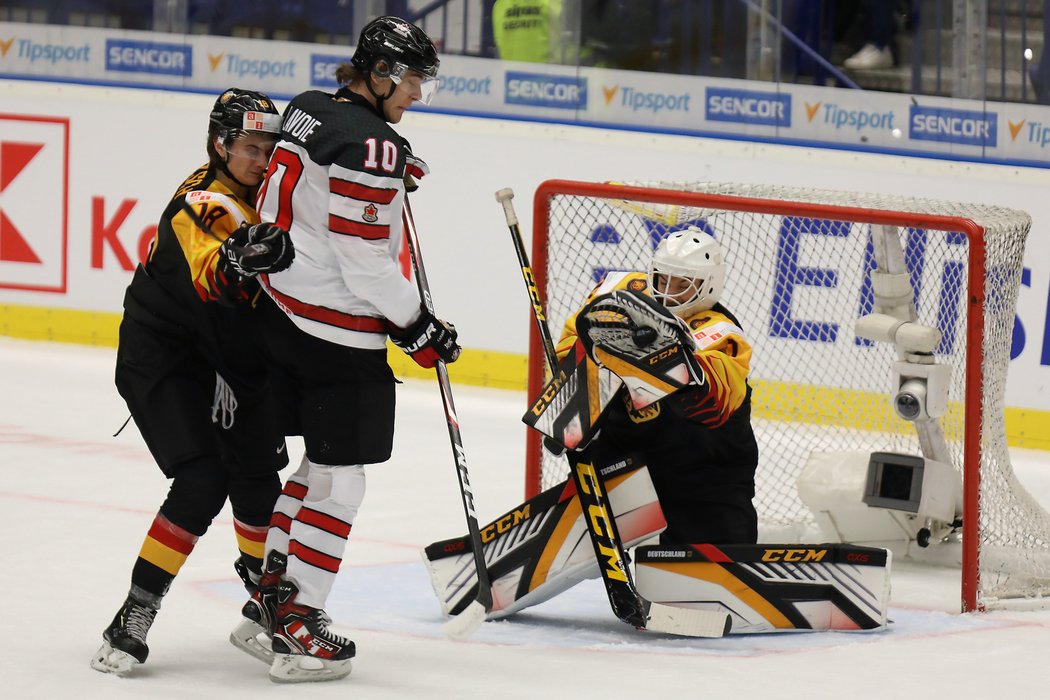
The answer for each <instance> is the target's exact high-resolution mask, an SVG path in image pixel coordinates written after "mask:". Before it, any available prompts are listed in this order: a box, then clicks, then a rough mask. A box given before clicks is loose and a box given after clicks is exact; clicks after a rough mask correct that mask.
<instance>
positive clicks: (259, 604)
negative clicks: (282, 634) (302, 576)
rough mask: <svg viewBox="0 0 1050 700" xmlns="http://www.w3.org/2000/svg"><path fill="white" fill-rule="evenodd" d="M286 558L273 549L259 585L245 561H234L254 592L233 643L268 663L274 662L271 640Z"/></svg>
mask: <svg viewBox="0 0 1050 700" xmlns="http://www.w3.org/2000/svg"><path fill="white" fill-rule="evenodd" d="M286 561H287V560H286V559H285V557H284V555H282V554H279V553H277V552H271V553H270V556H269V557H268V558H267V560H266V572H265V573H264V574H263V575H262V577H261V578H260V579H259V581H258V583H257V584H256V583H254V582H253V581H252V578H253V577H252V576H251V573H250V572H249V571H248V569H247V567H245V566H244V564H243V562H241V561H240V560H238V561H236V562H234V569H236V570H237V573H238V574H239V575H240V577H241V579H242V580H243V581H244V585H245V587H246V588H247V589H248V592H249V593H251V594H252V595H251V598H249V599H248V602H246V603H245V604H244V607H242V608H241V618H242V619H241V622H240V624H239V625H237V627H236V628H235V629H234V630H233V632H231V633H230V643H231V644H233V646H235V647H237V648H238V649H240V650H241V651H243V652H244V653H246V654H249V655H251V656H254V657H255V658H257V659H259V660H260V661H262V662H264V663H267V664H269V663H271V662H273V649H272V647H271V640H272V639H273V629H274V626H275V625H276V623H277V585H278V584H279V583H280V582H281V574H282V573H283V572H284V568H285V563H286Z"/></svg>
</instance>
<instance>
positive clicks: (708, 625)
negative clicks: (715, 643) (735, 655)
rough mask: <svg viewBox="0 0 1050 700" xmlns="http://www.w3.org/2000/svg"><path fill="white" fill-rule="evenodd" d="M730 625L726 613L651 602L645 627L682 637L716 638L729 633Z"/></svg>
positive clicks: (730, 621) (731, 623)
mask: <svg viewBox="0 0 1050 700" xmlns="http://www.w3.org/2000/svg"><path fill="white" fill-rule="evenodd" d="M732 625H733V622H732V618H730V617H729V615H728V613H723V612H717V611H715V610H694V609H692V608H679V607H675V606H673V605H661V604H660V603H652V606H651V607H650V608H649V620H648V622H646V625H645V629H647V630H650V631H652V632H665V633H667V634H677V635H681V636H683V637H708V638H718V637H724V636H725V635H727V634H729V630H730V628H731V627H732Z"/></svg>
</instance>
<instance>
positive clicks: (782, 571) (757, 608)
mask: <svg viewBox="0 0 1050 700" xmlns="http://www.w3.org/2000/svg"><path fill="white" fill-rule="evenodd" d="M891 559H892V557H891V554H890V552H889V551H888V550H885V549H878V548H874V547H857V546H851V545H839V544H824V545H798V544H783V545H778V544H759V545H723V546H717V545H710V544H697V545H689V546H685V547H666V546H659V547H639V548H638V549H637V550H635V567H636V569H635V577H636V581H635V583H636V585H637V587H638V592H639V593H640V594H641V595H642V596H643V597H644V598H646V599H648V600H651V601H653V602H654V603H664V604H665V605H671V606H677V607H685V608H696V609H701V610H723V611H728V612H729V613H730V615H731V616H732V620H733V624H732V634H749V633H760V632H798V631H826V630H843V631H844V630H849V631H857V630H878V629H884V628H885V627H886V623H887V609H888V607H889V597H890V562H891Z"/></svg>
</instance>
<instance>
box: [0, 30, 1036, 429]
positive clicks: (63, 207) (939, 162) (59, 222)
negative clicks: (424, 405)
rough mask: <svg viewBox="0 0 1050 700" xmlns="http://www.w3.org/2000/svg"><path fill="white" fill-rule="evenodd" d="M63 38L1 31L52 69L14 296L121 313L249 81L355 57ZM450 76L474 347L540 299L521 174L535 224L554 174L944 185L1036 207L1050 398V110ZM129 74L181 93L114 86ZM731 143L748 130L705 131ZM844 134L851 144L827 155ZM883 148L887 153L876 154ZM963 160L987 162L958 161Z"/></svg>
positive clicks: (453, 313) (5, 294)
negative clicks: (525, 260) (522, 252)
mask: <svg viewBox="0 0 1050 700" xmlns="http://www.w3.org/2000/svg"><path fill="white" fill-rule="evenodd" d="M50 29H51V31H48V32H44V31H41V28H40V27H34V26H32V25H17V24H10V23H7V24H0V74H4V75H7V76H11V75H17V76H18V77H20V78H32V79H30V80H7V81H3V82H0V303H4V304H15V305H28V306H40V307H44V308H63V309H78V310H83V311H86V312H100V313H108V314H113V313H118V312H119V310H120V303H121V298H122V294H123V288H124V287H125V286H126V284H127V281H128V279H129V276H130V273H131V270H133V269H134V266H135V263H136V262H137V261H138V260H140V259H142V257H143V256H144V255H145V253H146V251H147V249H148V245H149V242H150V239H151V238H152V235H153V232H154V230H155V226H156V220H157V217H158V216H159V213H160V211H161V209H162V207H163V204H164V203H165V202H166V201H167V199H168V198H169V197H170V196H171V194H172V191H173V189H174V188H175V187H177V186H178V184H179V183H180V182H181V181H182V179H183V178H184V177H185V175H186V174H187V173H188V172H190V171H191V170H192V169H193V168H195V167H197V166H199V165H200V164H201V163H202V162H204V160H205V154H204V152H203V143H202V142H203V128H204V125H205V123H206V118H205V117H206V113H207V110H208V108H209V106H210V104H211V102H212V101H213V100H214V97H215V95H217V94H218V92H219V91H220V90H222V89H224V88H226V87H229V86H231V85H238V86H240V87H246V88H254V89H261V90H263V91H266V92H268V93H269V94H270V95H271V96H273V97H274V98H275V99H277V100H278V103H279V106H281V107H283V105H284V103H286V101H287V100H288V99H289V98H290V97H291V96H292V95H294V94H296V93H297V92H299V91H302V90H306V89H323V90H332V89H334V87H335V79H334V71H335V68H336V66H338V65H339V64H340V63H342V62H343V61H345V60H346V59H347V58H349V56H350V55H351V53H352V51H351V50H350V48H347V49H346V50H345V51H344V50H343V49H342V48H341V47H332V46H328V47H325V46H315V45H306V44H303V45H292V44H283V43H281V42H261V43H260V42H250V41H247V40H236V41H235V40H229V39H227V40H222V39H221V38H215V37H207V38H205V37H200V38H198V37H166V36H164V35H153V34H149V33H144V32H141V33H129V32H108V31H106V30H101V29H75V30H73V29H71V30H69V33H68V34H67V33H63V32H57V31H54V28H50ZM190 68H191V69H192V70H191V73H190V74H189V75H178V74H177V73H179V72H183V71H186V70H187V69H190ZM441 74H442V83H441V85H440V87H439V90H440V92H439V95H438V99H436V100H435V102H434V104H433V106H432V107H431V108H429V109H422V108H419V109H414V110H412V111H411V112H410V113H409V115H406V118H405V120H404V121H403V123H402V124H400V125H399V126H398V128H399V130H403V133H404V135H405V136H406V138H408V139H409V140H410V141H411V142H412V146H413V150H414V151H415V152H417V153H418V154H419V155H420V156H421V157H422V158H424V159H425V160H426V161H427V163H428V164H429V165H430V167H431V171H432V172H431V175H429V176H428V177H427V178H425V180H424V181H423V183H422V184H423V186H422V187H421V189H420V191H419V192H418V193H416V194H415V195H414V197H415V199H414V204H417V203H418V204H417V215H418V216H419V218H420V219H421V221H420V228H421V235H424V236H427V238H425V241H424V245H427V256H428V264H432V265H433V266H434V268H435V275H434V277H435V280H434V284H435V287H436V290H437V291H439V292H440V293H441V294H442V304H443V309H447V314H448V316H449V318H450V319H452V320H453V321H454V322H455V323H456V324H457V328H459V329H460V330H461V334H462V337H463V338H464V339H465V344H466V346H467V347H470V348H475V349H485V350H491V351H495V352H521V351H522V348H524V347H525V344H526V335H527V326H526V325H525V324H520V323H516V321H519V320H520V318H518V317H517V316H516V314H513V313H508V314H500V315H496V316H493V315H492V314H486V315H484V318H480V317H479V314H477V309H476V301H477V290H478V289H484V290H485V294H486V296H487V297H489V298H490V299H491V301H492V304H493V305H494V307H495V308H501V309H502V308H506V309H513V308H515V305H516V304H517V303H519V302H520V301H521V300H520V298H519V294H520V288H519V286H520V285H515V284H513V283H512V280H513V279H514V275H515V274H517V273H516V271H515V267H514V264H513V259H512V258H513V256H512V255H511V254H510V251H509V250H508V249H507V247H506V241H505V240H504V237H503V236H500V235H498V234H495V235H494V234H493V228H495V229H496V230H501V226H500V218H499V212H498V211H494V210H489V211H486V207H487V206H489V205H491V206H493V207H495V204H493V200H492V194H493V192H494V191H495V190H496V189H498V188H500V187H503V186H511V187H513V188H514V190H515V191H516V192H517V194H518V197H519V207H518V209H519V216H522V219H523V230H524V231H528V230H529V228H528V226H529V223H530V222H529V218H528V217H529V206H528V202H529V199H530V198H531V193H532V192H533V191H535V189H536V186H537V185H538V184H539V182H541V181H542V180H544V179H549V178H566V179H582V180H591V181H601V180H610V179H619V180H623V179H636V180H660V179H663V180H695V179H705V180H714V181H727V182H749V181H755V182H763V183H769V182H772V183H777V182H784V183H789V184H796V185H797V184H804V185H807V186H811V187H824V188H833V189H848V190H853V191H858V192H865V191H878V192H889V193H898V194H902V195H905V196H928V197H931V198H938V199H946V200H956V201H959V200H961V201H973V202H981V203H989V204H1001V205H1003V206H1009V207H1012V208H1017V209H1023V210H1025V211H1028V212H1029V213H1030V214H1031V215H1032V217H1033V220H1034V222H1035V225H1034V228H1033V232H1032V234H1031V236H1030V238H1029V243H1028V250H1027V252H1026V256H1025V268H1026V269H1025V273H1024V276H1023V279H1022V282H1023V286H1022V289H1021V292H1020V300H1019V306H1018V317H1017V323H1016V327H1015V333H1014V344H1013V347H1012V351H1011V356H1012V368H1011V376H1012V377H1016V376H1024V378H1025V381H1018V380H1016V379H1015V380H1013V382H1012V384H1011V386H1010V388H1009V390H1008V397H1007V400H1008V403H1010V405H1014V406H1023V407H1029V408H1032V409H1039V410H1050V402H1048V401H1050V400H1048V399H1046V396H1047V395H1050V394H1047V392H1045V391H1044V388H1045V387H1046V385H1047V384H1048V383H1050V323H1048V321H1047V316H1048V313H1050V262H1047V261H1050V244H1048V243H1047V242H1046V241H1047V240H1050V239H1047V236H1046V231H1047V224H1045V223H1043V222H1044V221H1050V202H1047V200H1046V197H1045V191H1046V188H1047V187H1050V168H1048V167H1046V166H1048V165H1050V157H1048V152H1047V149H1048V148H1050V110H1048V109H1047V108H1045V107H1042V106H1037V105H1012V104H999V105H988V106H984V105H980V104H975V103H967V102H964V101H959V100H948V99H937V98H925V99H923V100H921V102H920V103H919V104H914V103H912V102H911V100H910V99H909V98H908V96H906V95H891V94H880V95H872V94H870V93H858V92H855V91H844V90H834V89H828V88H821V87H817V86H788V87H786V86H776V85H771V84H761V83H746V82H744V81H732V80H711V79H704V78H698V77H691V76H658V75H654V74H639V73H632V72H628V71H612V70H601V71H588V70H580V71H577V70H575V69H569V68H563V67H557V66H537V67H536V68H535V69H530V68H529V67H528V66H525V65H523V64H520V63H515V64H510V63H503V62H500V61H492V60H485V59H477V58H465V57H457V56H448V57H442V70H441ZM56 76H59V77H61V78H62V79H63V80H64V81H65V82H67V83H68V82H81V83H83V85H66V86H64V87H63V95H62V99H61V100H56V99H55V96H54V92H55V91H54V84H53V82H52V80H54V79H55V77H56ZM263 76H265V77H263ZM74 77H76V81H74V79H73V78H74ZM47 78H51V80H47ZM122 81H123V82H122ZM93 83H98V85H101V86H104V87H101V88H100V87H98V86H93ZM125 83H126V84H127V85H128V86H129V87H142V86H144V85H152V86H155V87H169V88H171V89H170V90H157V91H146V92H144V91H141V90H136V89H130V90H121V89H120V88H119V87H114V85H122V84H125ZM187 88H189V89H187ZM457 110H460V111H457ZM450 115H451V116H453V117H455V118H453V119H449V118H447V117H448V116H450ZM489 116H494V117H499V119H489V118H487V117H489ZM513 117H522V119H520V120H515V119H513ZM577 123H584V124H586V125H588V126H607V127H610V128H608V129H602V130H594V129H586V130H583V129H580V130H569V131H571V133H572V135H571V137H570V136H568V135H566V130H565V129H564V125H566V124H569V125H571V124H577ZM646 130H649V132H650V133H646V134H645V136H644V138H638V135H637V132H639V131H642V132H644V131H646ZM653 131H660V132H662V133H658V134H657V133H652V132H653ZM723 134H724V135H731V136H739V135H740V134H746V135H747V137H748V138H747V139H741V138H735V139H712V138H701V137H709V136H719V135H723ZM763 139H765V140H766V141H767V143H766V144H765V145H764V146H763V148H762V150H761V151H758V150H756V145H755V144H756V142H759V143H760V142H762V141H763ZM552 141H556V142H557V148H552V147H551V143H552ZM831 144H838V145H839V146H840V148H837V149H830V148H829V149H824V150H817V149H815V148H813V146H815V145H825V146H827V145H831ZM796 145H803V146H805V147H804V148H796V147H794V146H796ZM841 147H848V148H846V149H845V150H843V148H841ZM864 149H868V150H870V151H871V154H867V153H863V152H860V153H858V152H857V151H858V150H860V151H863V150H864ZM911 155H922V156H926V157H923V158H912V157H909V156H911ZM931 155H937V156H945V157H944V158H940V157H938V158H930V157H928V156H931ZM144 159H145V160H144ZM958 160H966V161H968V162H966V163H964V166H965V167H954V166H956V165H958V163H957V162H956V161H958ZM997 161H1002V162H1008V163H1011V167H1008V168H1003V167H999V166H997V165H994V163H996V162H997ZM836 162H839V164H838V165H836ZM1025 163H1029V164H1031V165H1032V166H1035V167H1025ZM129 173H130V174H131V175H130V176H129ZM144 173H145V174H148V177H147V176H143V174H144ZM486 203H488V204H486ZM490 215H491V216H492V220H489V219H488V217H489V216H490ZM427 241H429V243H427ZM464 255H469V256H470V259H471V260H475V261H481V260H484V261H487V262H486V263H485V264H477V265H475V266H474V268H472V273H471V275H470V276H468V277H469V279H470V280H473V281H471V282H469V283H468V282H467V281H465V280H467V277H463V278H462V279H460V277H457V276H453V275H450V276H448V277H443V274H442V271H443V270H450V271H455V272H456V273H457V274H459V273H461V271H462V269H463V268H462V266H463V259H464V257H463V256H464ZM431 260H433V263H431ZM478 277H480V278H481V279H482V281H481V282H477V281H476V278H478ZM519 282H520V280H519ZM443 313H446V312H445V311H444V310H443ZM504 316H506V318H504ZM805 320H813V321H819V319H805Z"/></svg>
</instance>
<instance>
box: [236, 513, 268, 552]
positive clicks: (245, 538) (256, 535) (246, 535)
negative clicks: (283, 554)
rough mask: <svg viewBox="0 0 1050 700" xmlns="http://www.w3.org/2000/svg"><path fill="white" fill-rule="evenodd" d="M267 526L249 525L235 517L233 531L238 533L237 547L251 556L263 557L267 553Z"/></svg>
mask: <svg viewBox="0 0 1050 700" xmlns="http://www.w3.org/2000/svg"><path fill="white" fill-rule="evenodd" d="M267 530H269V527H267V526H265V525H264V526H258V525H248V524H246V523H242V522H241V521H240V520H237V519H236V518H234V520H233V531H234V533H235V534H236V535H237V549H239V550H241V551H242V552H244V553H245V554H247V555H248V556H249V557H255V558H256V559H262V558H263V555H264V554H265V553H266V551H265V550H266V547H265V545H266V531H267Z"/></svg>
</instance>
